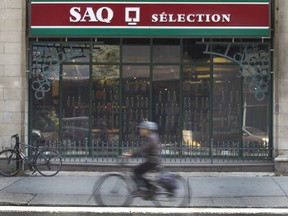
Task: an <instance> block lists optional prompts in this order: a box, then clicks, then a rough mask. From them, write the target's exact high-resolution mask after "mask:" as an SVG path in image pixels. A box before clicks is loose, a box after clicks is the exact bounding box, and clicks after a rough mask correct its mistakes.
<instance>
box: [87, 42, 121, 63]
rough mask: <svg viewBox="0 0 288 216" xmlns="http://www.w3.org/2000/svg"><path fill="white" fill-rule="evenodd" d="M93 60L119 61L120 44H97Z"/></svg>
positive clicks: (94, 48) (101, 61) (100, 61)
mask: <svg viewBox="0 0 288 216" xmlns="http://www.w3.org/2000/svg"><path fill="white" fill-rule="evenodd" d="M92 59H93V62H99V63H103V62H109V63H110V62H119V61H120V46H119V45H95V46H94V47H93V54H92Z"/></svg>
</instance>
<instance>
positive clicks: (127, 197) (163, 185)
mask: <svg viewBox="0 0 288 216" xmlns="http://www.w3.org/2000/svg"><path fill="white" fill-rule="evenodd" d="M118 162H119V169H123V167H126V164H127V163H128V159H125V158H120V159H118ZM154 171H155V172H150V173H149V174H148V175H149V176H146V179H147V180H148V181H149V183H150V184H152V185H153V191H147V193H144V194H143V195H141V196H134V195H132V191H135V189H136V184H135V181H134V180H133V177H132V176H133V174H132V173H131V172H126V171H123V172H117V173H108V174H105V175H103V176H101V177H100V178H99V179H98V180H97V181H96V182H95V184H94V188H93V194H92V197H93V198H94V200H95V201H96V203H97V204H98V205H100V206H130V205H131V204H132V202H133V200H134V199H135V202H134V205H147V206H150V205H151V204H152V205H155V206H161V207H186V206H187V205H188V204H189V203H188V202H189V191H188V190H189V189H188V183H187V180H185V179H184V178H183V177H182V176H180V175H179V174H177V173H171V172H164V171H161V169H160V168H157V170H154ZM139 199H140V200H139Z"/></svg>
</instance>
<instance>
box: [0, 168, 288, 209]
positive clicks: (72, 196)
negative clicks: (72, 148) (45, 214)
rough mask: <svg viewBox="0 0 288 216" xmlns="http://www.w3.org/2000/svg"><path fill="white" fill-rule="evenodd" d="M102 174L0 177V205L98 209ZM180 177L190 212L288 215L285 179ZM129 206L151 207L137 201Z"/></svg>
mask: <svg viewBox="0 0 288 216" xmlns="http://www.w3.org/2000/svg"><path fill="white" fill-rule="evenodd" d="M103 174H104V173H102V172H101V173H95V172H60V173H59V174H58V175H56V176H54V177H42V176H40V175H39V174H38V175H33V176H32V175H28V176H23V177H3V176H0V205H1V206H2V207H4V206H52V207H55V206H57V207H68V206H69V207H72V206H73V207H97V204H96V203H95V201H94V199H91V193H92V188H93V185H94V183H95V181H96V180H97V179H98V178H99V176H100V175H103ZM181 175H182V176H184V177H185V178H186V179H187V181H188V183H189V192H190V196H191V197H190V202H189V208H190V210H191V208H193V209H194V208H195V209H197V208H198V209H200V208H201V209H208V208H222V209H223V208H229V209H235V208H236V209H242V210H243V208H246V209H247V208H251V209H261V208H263V209H271V208H272V209H275V210H272V212H276V209H278V210H279V209H281V211H285V214H283V215H288V176H287V177H286V176H275V175H274V174H273V173H181ZM137 199H139V200H137ZM131 207H154V206H153V204H152V203H150V204H149V203H148V202H141V200H140V198H136V199H135V200H134V202H133V203H132V206H131ZM286 208H287V209H286ZM0 209H1V207H0ZM2 209H4V208H2ZM242 210H241V211H242ZM0 215H1V214H0ZM242 215H244V214H242Z"/></svg>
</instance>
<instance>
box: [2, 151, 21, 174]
mask: <svg viewBox="0 0 288 216" xmlns="http://www.w3.org/2000/svg"><path fill="white" fill-rule="evenodd" d="M22 164H23V160H22V158H21V156H20V155H19V154H18V153H17V152H16V151H14V150H12V149H8V150H4V151H1V152H0V174H1V175H3V176H15V175H17V174H18V173H19V172H20V169H21V167H22Z"/></svg>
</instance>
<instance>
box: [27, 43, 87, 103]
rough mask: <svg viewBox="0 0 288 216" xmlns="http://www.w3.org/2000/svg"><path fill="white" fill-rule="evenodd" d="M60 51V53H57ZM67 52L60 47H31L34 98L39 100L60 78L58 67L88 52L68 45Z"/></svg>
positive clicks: (44, 45)
mask: <svg viewBox="0 0 288 216" xmlns="http://www.w3.org/2000/svg"><path fill="white" fill-rule="evenodd" d="M59 50H62V51H59ZM65 50H67V52H64V49H63V48H61V47H60V46H56V45H54V46H49V44H37V45H35V46H33V64H32V67H31V72H30V73H31V75H32V79H33V81H32V84H31V87H32V89H33V90H34V91H35V92H34V95H35V98H37V99H38V100H41V99H43V98H44V97H45V93H47V92H48V91H50V88H51V85H52V83H53V82H54V81H55V79H57V78H59V77H60V76H61V74H60V66H61V64H62V63H63V62H65V61H68V60H70V59H75V58H79V57H85V56H86V55H89V53H90V52H89V51H86V52H84V51H83V50H82V49H79V47H72V45H70V46H69V47H68V48H66V49H65Z"/></svg>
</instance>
